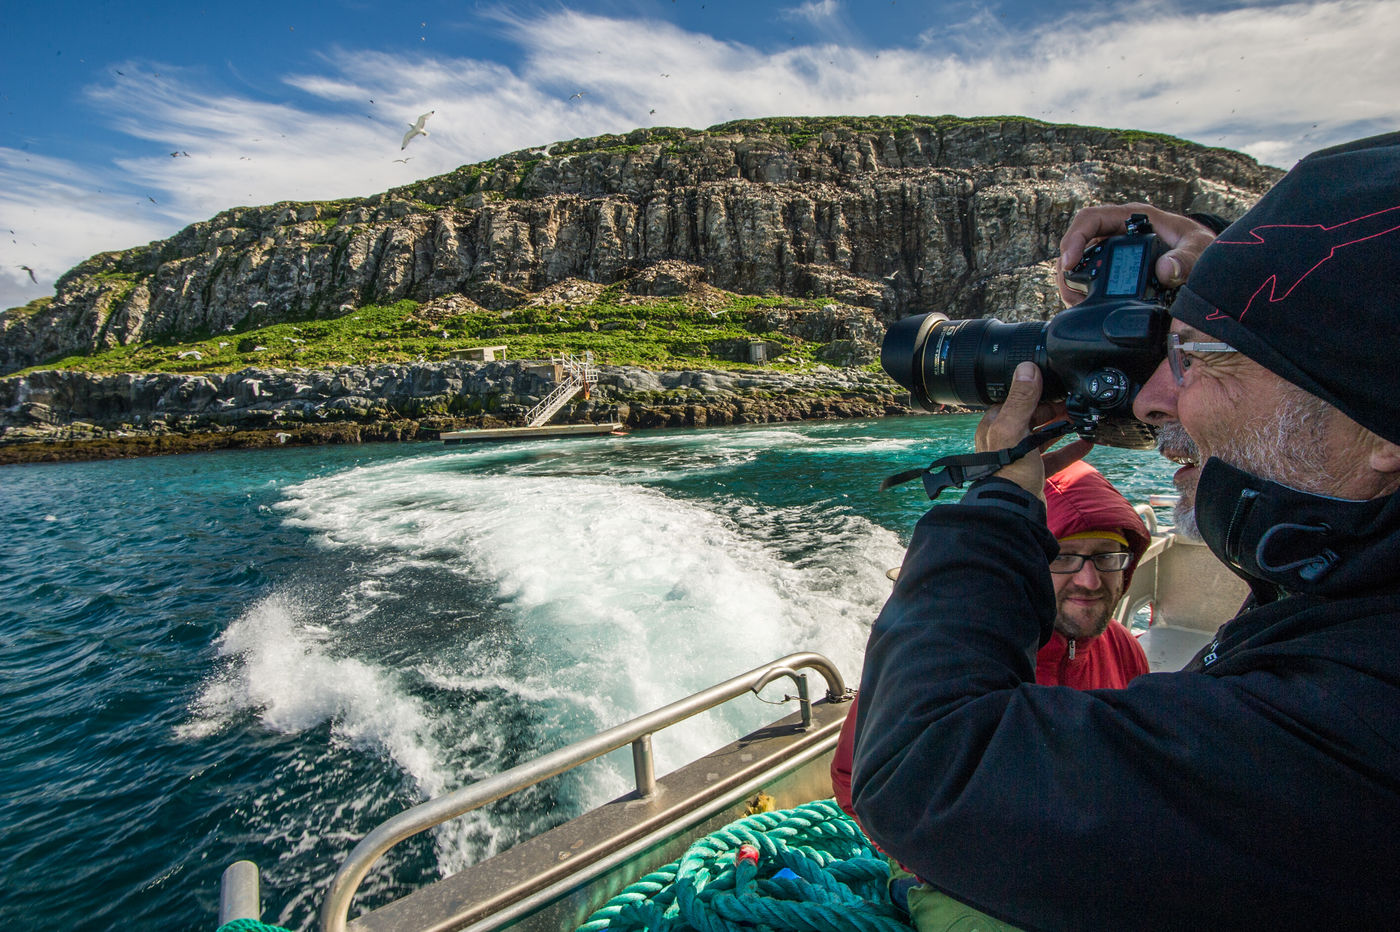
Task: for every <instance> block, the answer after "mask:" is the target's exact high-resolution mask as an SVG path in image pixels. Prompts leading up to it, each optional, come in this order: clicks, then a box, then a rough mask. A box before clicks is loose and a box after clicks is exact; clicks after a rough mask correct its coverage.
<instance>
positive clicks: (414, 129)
mask: <svg viewBox="0 0 1400 932" xmlns="http://www.w3.org/2000/svg"><path fill="white" fill-rule="evenodd" d="M434 113H437V111H436V110H429V111H428V112H427V113H424V114H420V115H419V117H418V122H416V123H410V124H409V125H408V132H406V133H404V134H403V145H401V146H399V151H400V152H402V151H403V150H404V149H407V148H408V142H409V140H410V139H412V138H413V137H414V136H426V135H428V131H427V130H426V129H424V128H423V124H424V123H426V122H428V117H430V116H432V115H433V114H434Z"/></svg>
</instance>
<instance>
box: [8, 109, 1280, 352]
mask: <svg viewBox="0 0 1400 932" xmlns="http://www.w3.org/2000/svg"><path fill="white" fill-rule="evenodd" d="M1277 175H1278V172H1277V171H1276V170H1274V169H1269V168H1265V167H1261V166H1259V165H1258V164H1256V163H1255V162H1254V161H1253V160H1251V159H1249V158H1248V157H1246V156H1243V155H1240V154H1238V153H1234V152H1229V151H1225V150H1220V149H1209V148H1203V147H1200V146H1196V145H1192V144H1187V143H1183V142H1181V141H1180V140H1175V139H1171V138H1168V137H1162V136H1154V135H1147V134H1141V133H1132V132H1124V131H1116V130H1103V129H1093V128H1086V127H1077V126H1057V125H1050V124H1045V123H1040V122H1038V121H1034V120H1027V119H1019V118H994V119H982V120H960V119H954V118H951V117H912V116H911V117H898V118H829V119H772V120H762V121H744V122H738V123H730V124H724V125H721V126H716V127H712V128H710V129H708V130H703V131H697V130H688V129H669V128H664V129H663V128H653V129H641V130H636V131H634V132H632V133H629V134H627V135H625V136H607V137H599V138H594V139H582V140H574V141H572V142H566V143H559V144H555V145H553V146H550V147H547V148H546V149H544V150H531V151H525V152H517V153H512V154H510V155H505V156H502V157H500V158H497V159H493V160H491V161H489V162H484V163H481V164H477V165H468V166H464V167H462V168H460V169H458V170H457V171H455V172H452V173H451V174H448V175H443V176H440V177H437V178H431V179H428V180H426V181H422V182H418V183H416V184H413V185H410V186H407V187H404V188H399V189H395V190H392V191H389V192H387V193H385V194H381V195H377V196H374V197H368V198H359V199H346V200H340V201H330V202H319V203H305V204H293V203H283V204H274V205H271V206H267V207H247V208H237V209H233V210H228V211H225V212H223V213H221V214H219V215H218V216H216V217H214V218H212V219H211V220H208V221H204V222H200V223H195V224H193V225H191V226H189V227H187V228H186V229H184V230H182V231H181V232H180V233H178V234H177V235H175V236H173V237H171V238H170V239H168V240H165V241H162V242H156V243H151V244H149V245H147V246H142V247H138V248H134V249H129V250H125V251H123V252H111V253H103V254H100V255H97V256H93V257H92V258H91V259H88V260H87V261H86V262H83V263H82V264H81V265H79V266H77V267H76V268H74V269H73V270H71V271H70V272H68V273H67V274H66V275H64V276H63V277H62V278H61V279H60V280H59V282H58V284H57V287H56V290H55V295H54V297H53V299H52V300H41V301H38V302H35V303H33V304H31V305H29V306H27V307H25V308H15V309H11V310H10V311H8V312H6V313H5V314H4V315H3V316H0V373H7V372H13V371H15V370H17V369H21V368H24V367H29V366H33V365H36V364H38V363H41V362H43V361H45V360H50V359H54V358H57V357H61V356H64V355H67V354H72V353H85V352H90V351H93V350H96V349H100V348H103V347H110V346H116V345H126V344H132V343H139V342H142V341H151V340H179V339H182V338H188V337H192V336H198V335H205V336H207V335H209V334H212V333H221V332H237V331H240V330H243V329H246V328H249V327H252V326H255V325H258V324H262V323H267V322H269V321H276V320H287V319H299V320H306V319H311V318H317V317H333V316H337V315H342V314H345V313H347V311H349V310H351V309H354V308H356V307H360V306H363V305H366V304H384V303H389V302H393V301H397V300H399V299H402V298H411V299H415V300H418V301H425V302H426V301H430V300H432V299H434V298H440V297H442V296H445V295H452V294H460V295H464V296H466V297H468V298H470V299H471V300H472V301H474V302H476V303H477V304H479V305H481V306H483V307H486V308H490V309H496V310H504V309H508V308H511V307H514V306H517V305H518V304H520V303H521V302H522V301H524V300H526V299H527V298H528V296H529V295H530V294H531V293H534V292H539V291H541V290H543V289H545V288H547V287H549V286H550V285H553V284H555V283H557V282H561V281H564V280H566V279H581V280H585V281H591V282H604V283H611V282H616V281H619V280H627V279H631V278H636V277H639V276H644V274H645V272H646V270H647V269H648V268H650V267H653V266H655V265H656V264H657V263H659V262H663V261H671V262H680V263H684V264H688V265H692V266H695V267H697V268H699V269H700V270H702V272H703V275H704V279H705V281H706V283H707V284H708V285H710V286H713V287H717V288H722V289H726V290H728V291H732V292H739V293H748V294H768V293H772V294H782V295H796V296H804V297H821V296H824V297H829V298H831V299H833V300H835V301H839V302H843V303H846V304H850V305H855V306H859V307H865V308H870V309H872V310H874V311H875V312H876V315H877V317H878V318H880V319H883V320H886V321H888V320H890V319H894V318H897V317H899V316H902V315H904V314H906V313H909V312H913V311H921V310H941V311H944V312H945V313H949V314H950V316H953V317H969V316H981V315H986V314H997V315H998V316H1002V317H1004V318H1008V317H1017V316H1024V315H1025V314H1031V315H1042V314H1044V313H1045V310H1046V308H1048V307H1051V306H1052V302H1051V301H1050V300H1049V298H1050V291H1049V286H1048V279H1047V276H1046V266H1045V265H1044V263H1045V262H1046V260H1048V259H1050V258H1051V257H1053V256H1054V255H1055V252H1056V249H1057V243H1058V239H1059V236H1060V234H1061V232H1062V231H1063V229H1064V226H1065V224H1066V222H1067V221H1068V219H1069V217H1070V216H1071V215H1072V214H1073V212H1074V211H1075V210H1076V209H1077V208H1079V207H1080V206H1083V205H1085V204H1089V203H1096V202H1101V201H1117V200H1124V199H1129V198H1136V199H1146V200H1148V201H1151V202H1152V203H1154V204H1157V205H1159V206H1162V207H1165V208H1172V209H1178V210H1205V211H1213V212H1217V213H1223V214H1237V213H1239V212H1241V211H1242V210H1243V209H1244V208H1245V207H1246V206H1247V205H1248V204H1249V203H1252V201H1253V200H1254V199H1255V198H1257V196H1258V195H1259V194H1260V193H1261V192H1262V191H1263V190H1265V189H1266V188H1267V187H1268V185H1269V184H1270V183H1272V181H1273V180H1274V179H1275V178H1276V177H1277Z"/></svg>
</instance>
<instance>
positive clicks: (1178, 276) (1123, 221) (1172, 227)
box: [1055, 204, 1215, 307]
mask: <svg viewBox="0 0 1400 932" xmlns="http://www.w3.org/2000/svg"><path fill="white" fill-rule="evenodd" d="M1133 214H1146V215H1147V219H1148V220H1149V221H1150V222H1151V223H1152V232H1154V233H1156V234H1157V235H1158V236H1160V237H1162V240H1163V241H1164V242H1166V244H1167V246H1169V247H1170V249H1169V250H1168V251H1167V252H1166V253H1164V254H1163V255H1162V257H1161V258H1159V259H1158V260H1157V268H1156V270H1155V271H1156V272H1157V280H1158V281H1159V282H1161V283H1162V285H1163V286H1164V287H1167V288H1176V287H1177V286H1179V285H1182V284H1185V282H1186V278H1187V276H1188V275H1190V274H1191V268H1192V266H1194V265H1195V264H1196V259H1197V258H1199V257H1200V255H1201V253H1202V252H1204V251H1205V248H1206V247H1207V246H1209V245H1210V244H1211V241H1212V240H1214V239H1215V234H1214V233H1213V232H1212V231H1211V230H1210V228H1209V227H1206V226H1204V225H1202V224H1199V223H1197V222H1196V221H1194V220H1192V219H1191V218H1190V217H1183V216H1182V215H1181V214H1171V213H1167V212H1166V211H1164V210H1158V209H1157V208H1155V207H1149V206H1148V205H1146V204H1117V205H1114V204H1108V205H1104V206H1101V207H1085V208H1084V209H1083V210H1081V211H1079V212H1078V213H1077V214H1075V215H1074V219H1073V220H1071V221H1070V224H1069V229H1068V230H1067V231H1065V235H1064V236H1063V237H1062V238H1061V239H1060V262H1059V265H1058V266H1057V267H1056V270H1055V283H1056V284H1057V285H1058V286H1059V288H1060V300H1062V301H1064V303H1065V306H1066V307H1072V306H1073V305H1075V304H1078V303H1079V302H1080V301H1083V300H1084V292H1082V291H1080V290H1078V289H1077V288H1074V287H1072V286H1071V284H1070V283H1069V282H1068V281H1067V280H1066V279H1065V272H1067V271H1068V270H1070V269H1072V268H1074V266H1075V264H1076V263H1078V262H1079V260H1080V259H1082V258H1083V257H1084V250H1085V249H1086V248H1088V246H1089V245H1090V244H1091V243H1093V242H1094V241H1095V240H1099V239H1103V238H1104V237H1108V236H1117V235H1119V234H1120V233H1126V232H1128V217H1130V216H1132V215H1133Z"/></svg>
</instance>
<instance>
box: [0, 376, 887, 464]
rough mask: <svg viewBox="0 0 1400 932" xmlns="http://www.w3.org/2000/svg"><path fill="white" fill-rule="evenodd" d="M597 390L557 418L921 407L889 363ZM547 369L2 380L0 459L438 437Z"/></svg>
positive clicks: (498, 407) (765, 418) (686, 420)
mask: <svg viewBox="0 0 1400 932" xmlns="http://www.w3.org/2000/svg"><path fill="white" fill-rule="evenodd" d="M598 372H599V380H598V385H597V388H596V389H595V390H594V391H593V392H592V394H591V397H590V398H588V399H587V400H584V399H582V398H577V399H575V400H574V401H573V402H571V403H570V404H569V405H567V406H566V407H565V408H564V410H563V411H561V412H560V413H559V414H558V415H556V417H555V418H554V423H574V424H581V423H608V422H614V421H615V422H618V423H621V424H623V425H625V426H627V427H629V428H634V429H645V428H657V427H704V426H711V425H714V426H719V425H728V424H760V423H771V422H778V421H796V420H810V419H830V418H860V417H883V416H888V415H900V414H911V413H914V409H912V408H911V407H909V398H908V394H907V393H906V392H904V391H903V389H902V388H900V387H899V386H898V385H897V384H895V383H894V382H893V381H891V380H890V379H889V378H888V377H886V376H885V375H884V374H882V373H876V372H872V371H870V370H867V369H832V368H827V367H824V366H818V367H816V368H815V369H814V370H813V371H811V372H809V373H808V372H804V373H780V372H772V371H766V370H743V371H729V370H687V371H678V372H665V371H662V372H658V371H652V370H649V369H642V368H637V367H631V366H600V367H599V370H598ZM555 384H556V383H555V373H554V371H553V370H552V368H551V367H549V366H542V365H540V364H538V363H530V362H523V361H509V362H486V363H481V362H468V361H462V360H447V361H441V362H424V363H416V364H408V365H405V364H394V363H386V364H381V365H366V366H345V367H340V368H337V369H330V370H284V369H257V368H249V369H242V370H239V371H237V372H233V373H203V374H192V375H177V374H170V373H123V374H120V375H92V374H90V373H83V372H74V371H62V370H44V371H39V372H33V373H30V374H29V375H27V376H22V377H21V376H16V377H10V378H3V379H0V465H3V464H11V463H26V462H31V463H32V462H60V461H71V460H93V459H111V458H119V457H130V456H146V455H161V454H170V453H185V452H200V451H207V450H217V449H246V448H258V447H271V446H278V445H285V444H322V443H362V442H370V441H402V440H436V439H437V438H438V435H439V434H440V433H441V432H443V431H449V430H465V429H470V428H474V427H505V426H511V425H513V424H517V423H519V419H520V418H521V417H522V416H523V415H524V413H525V412H526V411H528V410H529V408H530V407H531V406H533V405H534V404H536V403H537V402H538V401H539V400H540V399H541V398H543V397H544V396H545V395H547V394H549V392H550V391H551V390H552V389H553V388H554V387H555Z"/></svg>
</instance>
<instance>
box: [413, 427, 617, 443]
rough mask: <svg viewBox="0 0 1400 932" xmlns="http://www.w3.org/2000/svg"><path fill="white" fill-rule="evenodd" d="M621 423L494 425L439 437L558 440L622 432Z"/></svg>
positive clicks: (445, 439) (448, 440)
mask: <svg viewBox="0 0 1400 932" xmlns="http://www.w3.org/2000/svg"><path fill="white" fill-rule="evenodd" d="M622 433H624V430H623V427H622V425H621V424H619V423H616V422H613V423H610V424H546V425H545V426H543V427H492V428H483V429H481V430H449V431H444V432H443V433H442V434H441V435H440V436H439V438H438V439H440V440H441V441H442V442H443V443H481V442H485V441H500V440H546V439H551V440H557V439H558V438H560V437H596V436H599V435H601V434H619V435H620V434H622Z"/></svg>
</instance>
